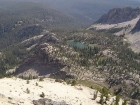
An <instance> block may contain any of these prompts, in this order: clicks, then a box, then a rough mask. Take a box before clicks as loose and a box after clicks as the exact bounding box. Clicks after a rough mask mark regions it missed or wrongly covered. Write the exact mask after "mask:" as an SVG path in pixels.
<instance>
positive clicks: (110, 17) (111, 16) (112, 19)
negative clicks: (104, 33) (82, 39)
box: [95, 7, 140, 24]
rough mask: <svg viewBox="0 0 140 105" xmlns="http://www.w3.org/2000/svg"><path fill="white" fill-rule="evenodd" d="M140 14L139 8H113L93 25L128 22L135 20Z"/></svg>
mask: <svg viewBox="0 0 140 105" xmlns="http://www.w3.org/2000/svg"><path fill="white" fill-rule="evenodd" d="M139 14H140V8H139V7H138V8H135V9H133V8H131V7H126V8H122V9H121V8H114V9H112V10H110V11H109V12H108V13H107V14H104V15H103V16H102V17H101V18H100V19H99V20H97V21H96V22H95V23H101V24H117V23H122V22H125V21H130V20H132V19H134V18H136V17H137V16H138V15H139Z"/></svg>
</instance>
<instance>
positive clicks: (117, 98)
mask: <svg viewBox="0 0 140 105" xmlns="http://www.w3.org/2000/svg"><path fill="white" fill-rule="evenodd" d="M119 101H120V96H119V95H117V96H116V100H115V105H119Z"/></svg>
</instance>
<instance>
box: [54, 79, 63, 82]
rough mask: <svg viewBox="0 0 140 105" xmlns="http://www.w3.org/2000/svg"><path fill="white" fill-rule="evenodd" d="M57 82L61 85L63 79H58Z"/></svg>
mask: <svg viewBox="0 0 140 105" xmlns="http://www.w3.org/2000/svg"><path fill="white" fill-rule="evenodd" d="M55 82H60V83H62V82H63V80H62V79H56V80H55Z"/></svg>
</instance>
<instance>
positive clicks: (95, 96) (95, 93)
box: [93, 91, 98, 100]
mask: <svg viewBox="0 0 140 105" xmlns="http://www.w3.org/2000/svg"><path fill="white" fill-rule="evenodd" d="M97 95H98V91H95V92H94V95H93V99H94V100H96V98H97Z"/></svg>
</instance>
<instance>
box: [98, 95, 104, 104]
mask: <svg viewBox="0 0 140 105" xmlns="http://www.w3.org/2000/svg"><path fill="white" fill-rule="evenodd" d="M99 103H100V104H101V105H103V104H104V95H103V94H102V95H101V96H100V101H99Z"/></svg>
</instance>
